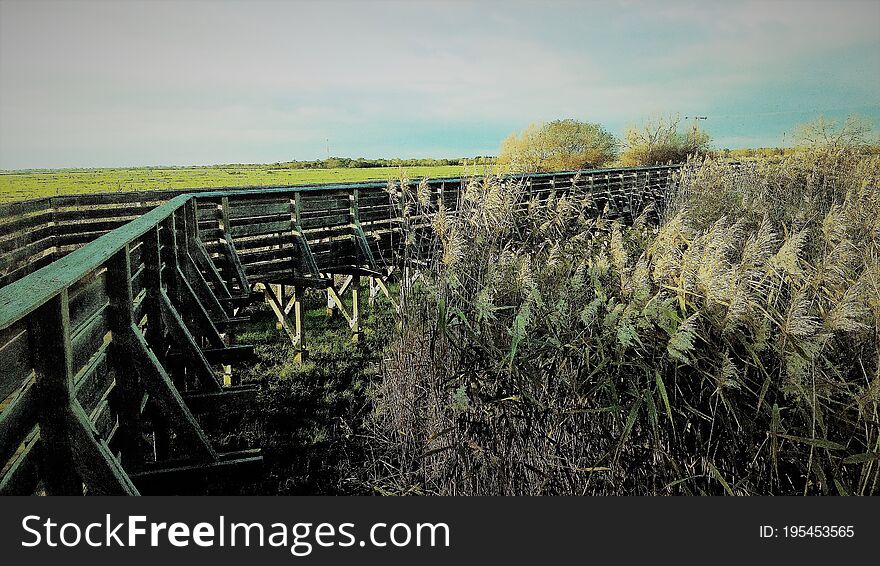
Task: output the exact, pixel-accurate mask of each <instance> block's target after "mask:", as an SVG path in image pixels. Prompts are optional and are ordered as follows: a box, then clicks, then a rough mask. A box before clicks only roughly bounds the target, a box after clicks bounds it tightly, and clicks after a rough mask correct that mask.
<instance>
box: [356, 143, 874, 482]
mask: <svg viewBox="0 0 880 566" xmlns="http://www.w3.org/2000/svg"><path fill="white" fill-rule="evenodd" d="M878 181H880V162H878V160H877V159H876V158H872V159H865V158H862V157H858V156H855V155H850V154H847V153H845V152H844V153H834V154H831V153H822V152H820V151H812V152H806V153H803V154H799V155H796V156H794V157H787V158H785V159H784V160H783V161H782V162H781V163H778V162H777V163H775V164H764V163H756V164H751V165H749V166H740V167H732V166H730V165H726V164H724V163H722V162H718V161H711V160H707V161H704V162H693V163H691V165H690V167H688V168H686V170H685V172H684V173H683V175H682V177H681V179H680V181H679V182H678V184H677V186H676V188H675V190H674V191H673V193H672V194H670V195H669V198H668V201H667V202H665V203H658V209H661V210H662V220H661V222H660V223H659V224H658V223H656V222H653V221H651V219H652V218H654V217H656V214H653V213H651V212H650V211H645V213H644V214H642V215H641V216H640V217H639V218H637V219H636V220H635V222H633V223H632V224H631V225H628V224H621V223H619V222H609V221H608V220H606V219H603V218H602V215H601V211H597V210H596V207H595V206H594V205H593V202H592V199H591V197H590V195H589V194H588V192H587V190H586V188H584V187H580V186H578V184H577V183H575V184H574V185H573V186H572V187H570V188H569V189H568V190H565V191H560V193H559V194H557V195H555V196H551V198H550V199H549V200H548V201H547V202H540V203H538V202H527V201H525V198H526V197H525V194H524V191H523V187H522V186H521V185H519V184H517V183H507V184H505V183H502V182H501V181H500V180H498V179H495V178H491V177H489V178H481V179H474V180H472V181H471V183H470V184H469V185H468V187H467V190H466V191H465V192H464V196H463V198H462V201H461V203H460V205H459V207H458V210H457V211H456V212H452V211H443V210H442V209H441V210H439V211H438V210H437V207H436V203H431V202H427V200H426V199H424V198H423V199H421V201H420V199H419V197H418V194H417V193H418V191H415V192H413V193H412V194H408V195H406V198H407V200H406V202H405V205H404V209H405V210H406V211H407V215H408V218H409V221H408V223H407V227H406V243H407V246H406V250H407V251H406V253H407V254H409V255H411V256H413V257H420V258H423V259H424V258H426V257H427V258H428V259H429V262H428V265H427V267H426V268H425V269H422V270H421V272H420V277H419V278H418V279H417V280H416V282H415V283H413V284H411V285H409V286H407V287H406V300H405V301H404V306H403V309H402V311H403V312H402V322H401V329H400V332H399V335H398V338H397V339H396V342H395V343H394V345H393V347H392V348H391V351H390V353H389V354H388V355H387V357H386V360H385V363H384V367H383V370H382V379H381V380H380V382H379V383H378V385H377V386H376V387H375V391H374V392H373V399H374V406H375V408H374V412H373V418H372V420H371V423H370V428H371V431H372V434H373V435H375V437H376V438H377V440H376V442H375V443H374V446H375V453H374V456H373V459H372V463H371V464H370V469H369V470H368V474H367V475H368V476H369V478H368V481H369V482H371V484H372V485H373V486H374V487H375V488H376V489H378V490H380V491H382V492H388V493H436V494H725V493H726V494H818V493H827V494H838V493H840V494H860V495H870V494H876V493H877V492H878V489H880V459H878V454H880V413H878V405H880V369H878V367H880V365H878V347H877V345H878V336H880V195H878V191H877V189H876V187H877V186H878V185H880V183H878ZM518 203H519V204H521V206H520V207H517V206H515V205H517V204H518ZM425 212H427V213H431V214H434V216H433V220H432V223H433V230H429V229H427V228H426V227H425V226H423V225H422V223H421V222H420V220H421V219H422V218H423V216H422V214H423V213H425Z"/></svg>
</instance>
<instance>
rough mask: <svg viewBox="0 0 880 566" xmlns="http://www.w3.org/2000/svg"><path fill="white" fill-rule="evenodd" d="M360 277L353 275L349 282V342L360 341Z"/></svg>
mask: <svg viewBox="0 0 880 566" xmlns="http://www.w3.org/2000/svg"><path fill="white" fill-rule="evenodd" d="M360 297H361V276H360V275H354V276H352V280H351V322H350V324H351V341H352V342H360V340H361V321H360V317H361V307H360Z"/></svg>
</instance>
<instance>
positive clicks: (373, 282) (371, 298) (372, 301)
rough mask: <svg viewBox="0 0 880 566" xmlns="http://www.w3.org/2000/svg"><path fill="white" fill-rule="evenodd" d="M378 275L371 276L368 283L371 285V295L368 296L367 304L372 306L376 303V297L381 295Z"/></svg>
mask: <svg viewBox="0 0 880 566" xmlns="http://www.w3.org/2000/svg"><path fill="white" fill-rule="evenodd" d="M376 280H377V278H376V277H372V276H371V277H369V279H368V284H369V286H370V295H369V297H368V298H367V304H368V305H369V306H370V308H372V307H373V306H375V304H376V297H377V296H378V295H379V285H378V284H377V283H376Z"/></svg>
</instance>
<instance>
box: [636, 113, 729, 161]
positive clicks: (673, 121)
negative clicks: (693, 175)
mask: <svg viewBox="0 0 880 566" xmlns="http://www.w3.org/2000/svg"><path fill="white" fill-rule="evenodd" d="M711 141H712V139H711V137H709V134H708V133H706V132H705V131H704V130H702V129H700V128H699V127H698V126H697V123H696V121H694V123H693V124H692V125H691V126H690V127H688V128H686V129H684V131H682V126H681V120H680V119H679V118H678V117H668V118H667V117H660V118H657V119H654V120H650V121H648V122H646V123H645V124H644V125H643V126H642V127H641V128H630V129H629V130H628V131H627V132H626V150H625V151H624V152H623V154H622V155H621V156H620V161H621V164H623V165H624V166H627V167H634V166H638V165H659V164H665V163H683V162H685V161H686V160H687V158H688V157H689V156H704V155H706V154H707V153H708V151H709V145H710V143H711Z"/></svg>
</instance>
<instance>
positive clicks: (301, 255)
mask: <svg viewBox="0 0 880 566" xmlns="http://www.w3.org/2000/svg"><path fill="white" fill-rule="evenodd" d="M674 169H675V168H674V167H655V168H643V169H626V170H608V171H591V172H581V173H574V172H572V173H559V174H546V175H534V176H530V177H529V178H528V179H527V182H528V183H529V184H530V190H529V192H530V194H531V195H532V196H537V197H539V198H540V197H541V195H545V196H546V195H549V194H550V193H551V192H554V191H565V190H567V188H568V187H571V184H572V181H573V180H576V182H577V183H578V184H579V186H586V187H588V188H589V189H590V190H591V191H592V192H593V194H594V197H595V199H596V201H597V203H598V205H599V206H601V207H606V206H607V208H608V209H609V210H610V211H611V213H612V214H618V215H632V214H635V213H637V212H638V211H639V210H640V209H641V208H642V207H643V206H644V204H645V203H646V202H648V201H651V200H654V199H656V198H659V197H661V196H662V194H663V192H664V191H665V189H666V188H667V186H668V184H669V182H670V178H671V175H672V172H673V171H674ZM461 183H462V180H461V179H439V180H435V181H431V182H429V183H428V185H427V190H429V191H430V192H431V195H432V201H433V202H442V203H444V205H445V206H447V207H448V208H453V207H454V206H455V203H456V202H457V200H458V197H459V191H460V188H461ZM385 189H386V184H385V183H361V184H351V185H327V186H314V187H278V188H262V189H235V190H205V191H194V192H189V193H186V194H171V193H166V192H142V193H125V194H105V195H84V196H81V197H57V198H55V197H53V198H49V199H38V200H32V201H26V202H22V203H13V204H9V205H4V206H3V207H0V270H2V273H3V277H4V280H3V281H4V282H6V284H5V285H3V286H2V287H0V360H2V361H3V362H4V365H5V368H4V371H3V373H2V374H0V493H47V494H82V493H120V494H136V493H139V492H144V493H152V492H158V493H169V492H186V491H187V487H186V482H187V481H193V480H195V481H201V479H202V478H204V477H205V476H206V474H208V473H209V472H211V471H213V470H216V469H225V470H227V471H233V470H238V469H247V468H249V467H251V466H254V465H258V464H259V462H260V456H259V454H258V452H257V451H245V452H235V453H225V454H224V453H218V452H217V450H216V449H215V448H214V447H213V446H212V444H211V442H210V441H209V439H208V436H207V435H206V433H205V431H204V430H203V429H202V427H201V426H200V425H199V421H198V419H197V418H196V415H197V414H198V412H200V411H210V410H216V408H217V407H218V406H219V404H222V403H226V402H228V401H240V400H241V399H246V398H247V397H248V396H249V395H252V394H253V392H254V389H253V388H251V387H243V386H234V385H229V384H228V383H224V381H223V379H222V371H221V370H222V368H221V367H220V366H222V365H223V364H228V363H230V362H231V361H234V360H235V359H236V358H237V357H238V356H239V355H240V354H241V353H242V352H243V351H244V350H246V346H242V345H238V344H235V343H234V331H232V329H233V327H234V326H235V324H236V323H237V322H238V317H237V313H238V312H239V308H240V306H241V305H242V304H245V303H246V302H247V301H249V300H252V299H253V297H254V293H253V291H254V290H255V286H256V285H259V286H262V287H263V288H264V289H265V290H267V289H268V288H269V287H270V286H273V285H287V286H291V287H293V288H294V293H293V296H292V298H291V305H293V304H294V303H295V304H296V305H297V306H296V308H295V309H294V312H296V313H299V314H298V315H297V316H299V315H300V314H301V313H300V308H299V303H298V301H299V298H298V297H301V295H300V294H299V293H300V291H296V289H302V288H304V287H310V286H311V287H326V288H328V296H330V295H331V294H336V289H335V288H334V287H333V279H332V276H331V277H329V278H328V274H350V275H351V276H353V277H359V276H360V275H361V274H366V275H369V276H371V277H372V276H379V275H381V273H382V272H383V271H385V270H386V269H387V268H388V267H389V266H391V265H393V263H394V261H395V260H394V258H395V252H396V246H398V245H399V243H400V242H399V240H400V238H399V225H398V223H399V220H400V210H399V208H400V207H399V203H400V201H399V195H398V194H395V193H394V192H388V191H386V190H385ZM267 298H270V299H272V301H271V304H272V305H273V309H274V310H275V311H276V314H279V320H281V321H282V322H283V323H284V321H285V319H286V312H287V311H289V310H290V308H291V305H288V306H287V307H285V306H284V305H283V304H282V303H283V302H284V299H285V296H284V292H283V291H282V292H281V293H280V296H279V295H277V294H270V293H269V292H268V290H267ZM337 299H338V297H337ZM338 302H339V304H340V306H341V301H338ZM356 303H357V301H355V304H356ZM356 318H357V316H356V314H355V316H354V322H355V323H356ZM350 322H351V320H350ZM285 324H286V323H285ZM300 325H301V319H297V321H296V323H295V324H294V323H291V325H290V326H291V328H289V329H287V330H288V334H289V335H290V336H291V339H292V340H294V341H295V343H296V340H297V339H299V340H301V339H302V334H301V328H300ZM297 332H299V333H300V334H299V336H297ZM300 345H301V342H300Z"/></svg>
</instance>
